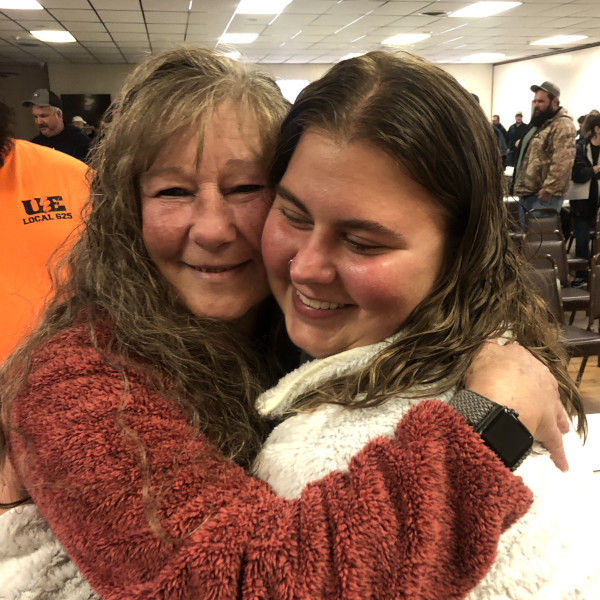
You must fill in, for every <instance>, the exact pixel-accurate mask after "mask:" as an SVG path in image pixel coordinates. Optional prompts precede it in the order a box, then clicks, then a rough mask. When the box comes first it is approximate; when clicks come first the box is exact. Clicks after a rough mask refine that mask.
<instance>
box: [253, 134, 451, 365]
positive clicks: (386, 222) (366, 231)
mask: <svg viewBox="0 0 600 600" xmlns="http://www.w3.org/2000/svg"><path fill="white" fill-rule="evenodd" d="M446 238H447V234H446V223H445V220H444V218H443V216H442V215H441V213H440V211H439V209H438V208H437V206H436V204H435V198H434V197H433V196H432V195H431V194H430V193H429V192H428V191H427V190H426V189H425V188H423V187H422V186H421V185H419V184H418V183H416V182H415V181H413V180H412V179H411V178H410V177H409V176H408V175H407V174H406V173H405V172H404V171H403V170H401V169H400V168H399V167H398V165H397V164H396V163H395V162H394V161H393V160H392V159H391V158H390V157H389V156H388V155H387V154H385V153H384V152H382V151H381V150H379V149H378V148H376V147H374V146H372V145H369V144H367V143H365V142H355V143H349V144H348V143H345V142H339V141H338V140H336V139H335V138H331V137H328V135H327V134H326V133H322V132H320V131H319V130H315V131H312V130H309V131H308V132H306V133H304V134H303V135H302V138H301V139H300V142H299V143H298V146H297V147H296V149H295V151H294V154H293V156H292V159H291V161H290V164H289V165H288V168H287V170H286V172H285V174H284V176H283V178H282V180H281V184H280V186H279V188H278V190H277V195H276V198H275V202H274V204H273V208H272V210H271V212H270V214H269V217H268V219H267V223H266V225H265V230H264V233H263V254H264V259H265V263H266V265H267V268H268V270H269V278H270V281H271V287H272V289H273V294H274V295H275V298H276V299H277V302H279V305H280V306H281V308H282V310H283V312H284V314H285V324H286V327H287V330H288V333H289V335H290V338H291V339H292V341H293V342H294V343H295V344H296V345H297V346H299V347H300V348H302V349H304V350H305V351H306V352H308V353H309V354H311V355H312V356H316V357H322V356H328V355H331V354H335V353H338V352H342V351H344V350H348V349H350V348H356V347H360V346H366V345H368V344H372V343H375V342H379V341H382V340H384V339H385V338H386V337H388V336H389V335H391V334H392V333H394V332H395V331H397V330H398V328H400V327H401V325H402V324H403V323H404V321H405V319H406V318H407V317H408V315H409V314H410V313H411V311H412V310H413V309H414V308H415V307H416V306H417V305H418V304H419V303H420V302H421V301H422V300H423V299H425V298H426V297H427V296H428V295H429V294H430V293H431V291H432V289H433V288H434V286H435V283H436V281H437V278H438V274H439V272H440V270H441V268H442V264H443V256H444V249H445V246H446ZM290 259H293V262H292V263H291V265H290V263H289V261H290Z"/></svg>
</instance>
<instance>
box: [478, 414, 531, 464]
mask: <svg viewBox="0 0 600 600" xmlns="http://www.w3.org/2000/svg"><path fill="white" fill-rule="evenodd" d="M481 437H483V439H484V441H485V442H486V444H487V445H488V446H489V447H490V448H491V449H492V450H493V451H494V452H495V453H496V454H497V455H498V456H499V457H500V458H501V459H502V461H503V462H504V464H505V465H506V466H507V467H508V468H509V469H512V468H513V467H514V466H515V465H517V464H519V462H520V461H521V459H522V458H523V456H524V455H525V454H526V453H527V451H528V450H529V449H530V448H531V445H532V444H533V438H532V437H531V434H530V433H529V430H528V429H527V427H525V425H523V423H521V421H519V419H517V417H515V416H514V415H513V414H512V413H511V412H510V411H507V410H501V411H498V412H497V413H496V414H495V415H494V418H493V419H492V420H491V421H490V422H489V423H488V424H487V426H486V428H485V430H484V431H482V432H481Z"/></svg>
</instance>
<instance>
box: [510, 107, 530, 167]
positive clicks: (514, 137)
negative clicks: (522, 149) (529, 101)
mask: <svg viewBox="0 0 600 600" xmlns="http://www.w3.org/2000/svg"><path fill="white" fill-rule="evenodd" d="M526 133H527V124H526V123H523V113H522V112H521V111H518V112H517V113H515V122H514V123H513V124H512V125H511V126H510V127H509V128H508V133H507V145H508V160H507V164H508V166H509V167H514V166H515V163H516V157H517V154H518V153H519V144H520V143H521V140H522V139H523V137H524V136H525V134H526Z"/></svg>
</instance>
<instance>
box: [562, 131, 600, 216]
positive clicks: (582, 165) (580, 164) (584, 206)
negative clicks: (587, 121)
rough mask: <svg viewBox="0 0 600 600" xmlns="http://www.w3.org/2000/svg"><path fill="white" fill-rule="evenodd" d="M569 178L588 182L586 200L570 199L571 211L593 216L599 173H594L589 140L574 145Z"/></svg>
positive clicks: (579, 214) (596, 201)
mask: <svg viewBox="0 0 600 600" xmlns="http://www.w3.org/2000/svg"><path fill="white" fill-rule="evenodd" d="M571 178H572V179H573V181H574V182H575V183H585V182H586V181H589V182H590V193H589V197H588V199H587V200H571V201H570V202H569V204H570V205H571V211H572V212H573V214H574V215H576V216H579V217H593V216H594V215H595V214H596V211H597V209H598V185H599V184H598V182H599V181H600V173H597V174H594V167H593V164H592V151H591V149H590V140H580V141H579V142H577V145H576V147H575V162H574V163H573V171H572V175H571Z"/></svg>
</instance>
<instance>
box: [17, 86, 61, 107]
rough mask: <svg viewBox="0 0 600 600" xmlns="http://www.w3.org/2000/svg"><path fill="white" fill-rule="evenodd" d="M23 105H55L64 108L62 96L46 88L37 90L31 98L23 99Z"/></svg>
mask: <svg viewBox="0 0 600 600" xmlns="http://www.w3.org/2000/svg"><path fill="white" fill-rule="evenodd" d="M23 106H54V108H61V109H62V104H61V101H60V98H59V97H58V96H57V95H56V94H55V93H54V92H51V91H50V90H47V89H45V88H39V89H37V90H35V92H33V96H31V98H30V99H29V100H23Z"/></svg>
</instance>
